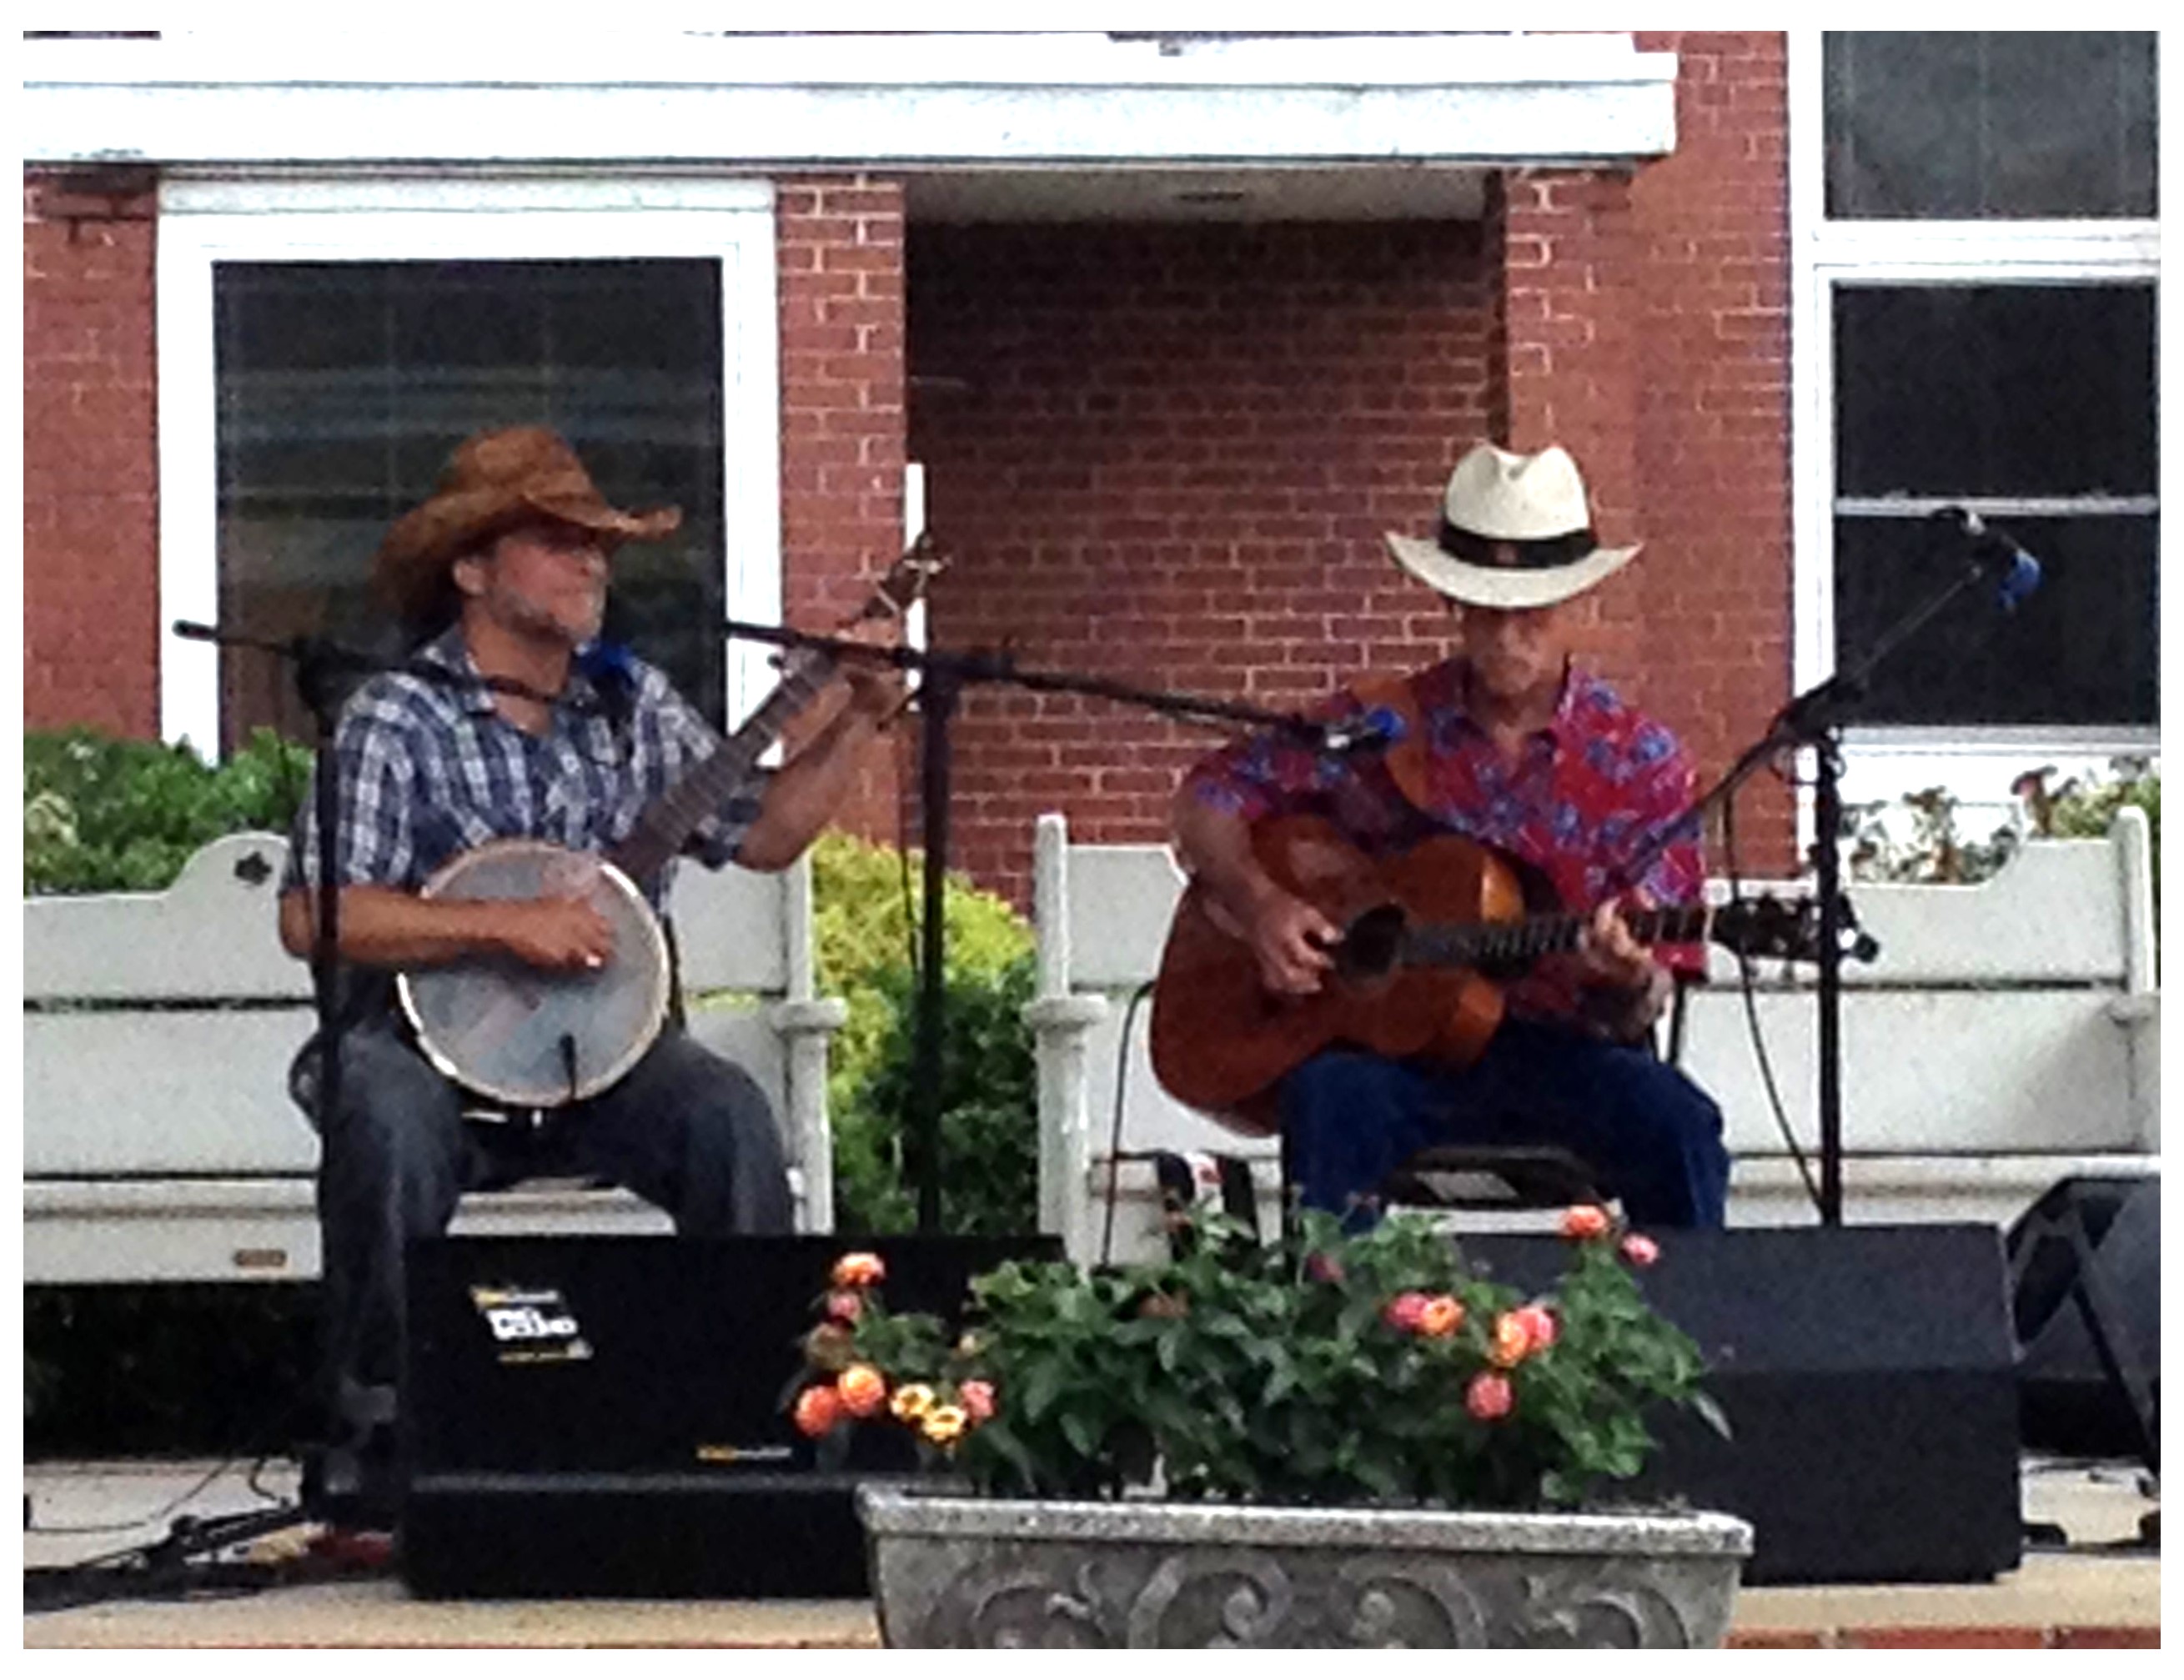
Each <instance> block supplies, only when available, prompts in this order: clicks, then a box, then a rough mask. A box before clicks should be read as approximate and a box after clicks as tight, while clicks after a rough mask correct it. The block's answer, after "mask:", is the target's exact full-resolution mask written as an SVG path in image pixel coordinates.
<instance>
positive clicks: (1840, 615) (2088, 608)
mask: <svg viewBox="0 0 2184 1680" xmlns="http://www.w3.org/2000/svg"><path fill="white" fill-rule="evenodd" d="M2009 530H2010V533H2011V535H2013V536H2014V537H2016V538H2017V540H2018V541H2019V542H2020V543H2022V544H2023V545H2024V546H2025V548H2027V549H2028V550H2029V551H2030V552H2031V553H2032V554H2036V555H2037V556H2038V557H2039V559H2040V563H2041V567H2042V581H2041V586H2040V588H2039V589H2038V591H2037V592H2036V593H2034V594H2033V595H2032V596H2031V598H2029V599H2027V600H2025V601H2024V602H2022V603H2020V605H2019V606H2018V608H2017V609H2016V611H2014V613H2004V612H2003V611H2002V610H2001V609H2000V607H1999V606H1998V605H1997V603H1996V596H1995V587H1994V585H1993V583H1992V582H1991V581H1986V580H1982V581H1980V582H1978V583H1975V584H1974V585H1973V586H1972V587H1970V588H1969V589H1967V590H1965V591H1964V592H1963V593H1962V594H1960V595H1958V596H1957V597H1956V598H1954V599H1953V601H1951V602H1950V603H1949V604H1948V605H1947V607H1946V608H1944V609H1942V611H1941V612H1940V613H1939V614H1938V615H1936V616H1935V617H1934V618H1933V619H1931V620H1928V621H1927V623H1925V625H1924V626H1921V627H1920V628H1919V630H1918V631H1916V632H1915V633H1914V635H1913V636H1912V637H1909V638H1908V640H1906V641H1905V642H1904V643H1903V644H1902V645H1901V646H1899V647H1898V648H1896V649H1895V650H1894V651H1893V652H1892V654H1890V655H1889V656H1888V657H1887V658H1886V659H1884V660H1883V661H1882V663H1881V665H1880V668H1879V670H1876V671H1875V673H1874V678H1873V684H1872V688H1871V691H1870V693H1869V697H1868V698H1867V699H1866V701H1865V702H1864V704H1862V705H1860V706H1859V707H1858V709H1857V710H1856V712H1855V714H1854V720H1855V721H1857V722H1859V723H1876V724H2093V725H2101V724H2110V725H2113V724H2151V723H2153V721H2154V720H2155V703H2156V695H2157V691H2158V687H2159V643H2158V642H2157V640H2156V635H2155V628H2154V626H2155V621H2156V616H2157V610H2158V604H2157V601H2156V591H2157V587H2158V586H2157V582H2156V576H2155V552H2156V541H2157V537H2158V525H2157V521H2155V520H2153V519H2151V518H2123V517H2116V518H2083V519H2069V520H2011V521H2010V522H2009ZM1962 564H1963V563H1962V561H1961V559H1960V558H1959V551H1958V548H1957V546H1956V544H1955V543H1954V542H1952V541H1951V540H1950V539H1949V538H1948V537H1947V536H1946V534H1945V533H1944V532H1942V531H1941V530H1940V529H1938V528H1937V527H1936V525H1935V524H1934V523H1933V522H1931V521H1930V520H1917V519H1838V520H1836V669H1837V670H1850V669H1853V667H1855V666H1856V665H1858V664H1859V663H1860V662H1861V661H1862V660H1864V659H1865V658H1866V657H1867V655H1868V654H1869V653H1870V651H1871V650H1872V649H1873V648H1875V647H1876V646H1877V645H1878V644H1879V643H1880V639H1881V638H1882V637H1883V636H1884V635H1886V633H1887V632H1888V631H1889V630H1890V629H1891V628H1892V626H1896V625H1897V624H1898V623H1899V622H1900V621H1901V620H1903V618H1904V617H1905V616H1906V615H1908V614H1909V613H1910V612H1911V611H1913V610H1914V609H1916V608H1917V607H1919V605H1921V604H1924V603H1925V602H1926V601H1927V600H1928V599H1930V598H1931V597H1932V596H1933V594H1934V593H1935V592H1936V591H1937V590H1939V589H1940V588H1942V587H1943V586H1945V585H1946V584H1947V583H1948V582H1949V581H1951V580H1952V579H1953V578H1954V577H1956V576H1958V575H1959V573H1960V571H1961V570H1962Z"/></svg>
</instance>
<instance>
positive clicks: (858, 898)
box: [812, 834, 1039, 1236]
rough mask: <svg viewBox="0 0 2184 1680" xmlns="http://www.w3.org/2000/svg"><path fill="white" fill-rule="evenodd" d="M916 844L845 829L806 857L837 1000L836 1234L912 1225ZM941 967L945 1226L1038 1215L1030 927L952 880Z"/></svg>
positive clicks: (1010, 1223) (832, 1089)
mask: <svg viewBox="0 0 2184 1680" xmlns="http://www.w3.org/2000/svg"><path fill="white" fill-rule="evenodd" d="M812 890H813V898H814V901H815V910H814V912H813V915H814V921H815V922H816V928H815V932H816V944H817V948H818V964H817V966H818V984H819V990H820V992H821V993H822V995H832V996H838V997H840V998H843V999H846V1000H847V1002H848V1004H849V1006H850V1020H849V1023H848V1025H847V1026H844V1028H843V1030H842V1032H840V1033H839V1034H838V1036H837V1037H836V1038H835V1040H834V1055H833V1071H832V1072H831V1074H830V1076H829V1078H828V1082H827V1110H828V1113H829V1115H830V1117H831V1119H832V1121H833V1128H834V1197H835V1222H836V1224H837V1226H838V1227H839V1228H840V1229H841V1230H843V1231H844V1232H897V1231H908V1230H911V1229H914V1228H915V1227H916V1223H917V1171H916V1162H915V1160H913V1159H911V1158H910V1156H909V1154H908V1147H909V1144H910V1140H908V1139H906V1138H905V1132H904V1118H905V1115H907V1113H908V1111H909V1108H910V1104H911V1096H912V1093H913V1092H914V1090H915V1088H916V1087H915V1079H916V1074H917V982H916V977H915V972H914V971H913V969H912V967H911V954H912V948H913V945H914V943H915V942H916V939H917V912H918V911H919V910H922V906H923V902H924V898H923V893H924V887H923V881H922V854H919V853H917V852H915V851H912V852H909V853H903V852H898V851H896V850H894V848H890V847H884V846H875V845H872V844H869V843H866V842H864V841H861V840H856V839H854V838H852V837H850V836H847V835H842V834H829V835H827V836H825V837H822V839H821V840H820V841H819V843H818V844H817V845H816V847H815V848H813V852H812ZM944 914H945V916H946V938H945V942H944V943H945V944H946V948H947V962H946V968H945V983H944V1002H945V1008H944V1011H943V1015H944V1026H945V1028H946V1032H945V1036H944V1038H943V1040H942V1045H941V1097H940V1110H941V1122H940V1130H941V1157H942V1160H941V1166H942V1185H943V1189H942V1201H941V1222H942V1228H943V1229H944V1230H947V1231H950V1232H960V1233H971V1232H977V1233H982V1234H990V1235H996V1236H1007V1235H1013V1234H1017V1233H1021V1232H1028V1231H1031V1230H1033V1229H1034V1227H1035V1226H1036V1224H1037V1218H1038V1211H1039V1187H1038V1164H1039V1143H1038V1120H1037V1089H1038V1086H1037V1080H1036V1076H1035V1075H1034V1071H1033V1066H1032V1049H1031V1037H1030V1030H1029V1029H1028V1027H1026V1026H1024V1024H1023V1020H1022V1010H1023V1006H1024V1005H1025V1004H1028V1003H1029V1002H1030V1001H1031V999H1032V991H1033V982H1034V970H1035V961H1034V955H1033V941H1032V931H1031V927H1030V925H1029V924H1028V923H1027V922H1026V921H1024V920H1023V918H1022V916H1020V915H1017V913H1016V911H1015V910H1013V909H1011V907H1010V905H1009V904H1007V903H1006V901H1005V900H1003V899H1001V898H998V897H996V896H995V894H993V893H986V892H982V891H980V890H979V889H978V888H977V887H973V886H972V885H971V884H970V883H968V882H965V881H963V880H961V879H960V878H959V877H956V876H950V877H949V879H948V881H947V882H946V884H945V889H944Z"/></svg>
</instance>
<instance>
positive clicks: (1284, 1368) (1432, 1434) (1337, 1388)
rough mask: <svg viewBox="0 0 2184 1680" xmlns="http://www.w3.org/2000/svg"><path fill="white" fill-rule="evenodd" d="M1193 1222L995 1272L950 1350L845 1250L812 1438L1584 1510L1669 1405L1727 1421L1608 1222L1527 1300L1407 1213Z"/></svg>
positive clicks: (1053, 1466)
mask: <svg viewBox="0 0 2184 1680" xmlns="http://www.w3.org/2000/svg"><path fill="white" fill-rule="evenodd" d="M1179 1218H1180V1220H1181V1232H1182V1235H1183V1241H1182V1242H1181V1243H1179V1244H1178V1248H1179V1249H1180V1254H1179V1255H1178V1257H1175V1258H1171V1259H1168V1260H1161V1261H1156V1262H1151V1263H1143V1264H1138V1265H1133V1266H1123V1267H1121V1268H1119V1269H1114V1270H1102V1271H1085V1270H1082V1269H1080V1268H1078V1267H1077V1266H1073V1265H1071V1264H1069V1263H1067V1262H1047V1263H1038V1264H1028V1263H1025V1262H1022V1261H1010V1262H1007V1263H1006V1264H1004V1265H1003V1266H1000V1267H998V1268H997V1269H995V1271H989V1272H988V1273H986V1274H985V1275H984V1276H983V1277H979V1278H978V1279H976V1280H974V1281H973V1282H972V1288H971V1295H972V1304H971V1310H970V1315H969V1321H968V1324H969V1327H968V1329H967V1332H966V1333H965V1334H964V1335H962V1336H961V1338H958V1339H955V1340H953V1341H952V1342H951V1340H950V1335H949V1332H948V1331H947V1330H946V1329H945V1328H944V1327H943V1326H942V1325H941V1323H940V1321H939V1320H937V1319H935V1318H933V1317H932V1316H929V1315H924V1314H915V1313H905V1314H900V1315H898V1314H893V1313H890V1312H889V1311H888V1310H887V1309H886V1307H885V1305H884V1304H883V1301H882V1300H881V1299H880V1297H879V1295H878V1294H877V1293H876V1288H875V1286H877V1285H878V1284H879V1283H880V1282H883V1268H882V1266H881V1262H880V1260H879V1259H878V1257H877V1256H876V1255H872V1254H845V1255H844V1256H843V1257H842V1259H841V1260H840V1261H839V1262H838V1265H837V1267H836V1271H835V1277H834V1285H835V1288H834V1290H833V1293H831V1294H830V1295H828V1296H827V1298H826V1302H825V1309H824V1310H825V1312H826V1320H825V1321H824V1322H822V1324H821V1325H819V1326H818V1327H816V1328H815V1329H814V1330H813V1331H812V1332H811V1334H810V1335H809V1336H808V1337H807V1338H805V1376H804V1378H803V1380H802V1382H801V1383H800V1384H799V1386H798V1387H797V1388H796V1389H795V1391H794V1394H793V1398H792V1399H791V1401H790V1405H791V1410H792V1412H793V1415H794V1419H795V1421H796V1424H797V1427H799V1429H800V1430H802V1431H803V1432H805V1434H807V1435H810V1436H812V1437H814V1438H821V1439H827V1438H833V1439H836V1440H839V1439H841V1438H843V1437H844V1433H845V1432H847V1431H848V1430H850V1428H851V1427H853V1426H854V1424H855V1421H857V1420H858V1419H861V1418H873V1419H876V1420H878V1421H882V1422H883V1423H884V1422H888V1421H892V1422H894V1423H896V1424H900V1425H906V1426H908V1427H909V1428H910V1429H911V1431H912V1432H914V1434H915V1435H916V1437H917V1438H918V1439H919V1440H920V1441H921V1442H922V1444H923V1446H924V1447H925V1448H926V1449H928V1451H929V1452H931V1453H933V1454H934V1455H939V1456H944V1458H945V1459H946V1460H948V1461H950V1462H952V1463H953V1464H954V1465H955V1466H956V1467H957V1468H958V1469H960V1470H961V1471H962V1472H963V1473H964V1474H965V1475H967V1476H968V1477H970V1478H971V1480H972V1482H973V1483H975V1484H976V1485H977V1486H978V1488H980V1489H981V1490H982V1491H985V1492H989V1493H996V1494H1022V1495H1028V1496H1032V1497H1056V1496H1060V1497H1076V1498H1109V1499H1112V1498H1117V1497H1121V1496H1123V1495H1126V1494H1129V1493H1131V1492H1133V1491H1135V1490H1138V1489H1141V1488H1152V1487H1156V1486H1157V1488H1159V1490H1160V1491H1162V1493H1164V1494H1166V1495H1167V1497H1169V1498H1173V1499H1246V1500H1265V1501H1282V1502H1294V1503H1300V1504H1309V1505H1357V1504H1365V1503H1377V1502H1383V1501H1385V1502H1389V1503H1396V1504H1424V1505H1440V1506H1447V1507H1451V1508H1465V1507H1487V1508H1527V1507H1533V1506H1539V1505H1574V1504H1578V1503H1581V1502H1583V1501H1584V1500H1585V1499H1589V1498H1591V1497H1592V1496H1593V1494H1595V1492H1596V1488H1597V1487H1598V1484H1599V1483H1602V1481H1607V1480H1621V1479H1625V1478H1629V1477H1635V1476H1636V1475H1637V1474H1638V1473H1639V1472H1640V1471H1641V1470H1642V1469H1643V1468H1644V1466H1645V1461H1646V1455H1647V1454H1648V1452H1649V1450H1650V1449H1652V1446H1653V1445H1654V1444H1655V1443H1654V1440H1653V1437H1652V1433H1651V1431H1650V1430H1649V1428H1648V1427H1647V1423H1646V1414H1647V1413H1648V1412H1649V1410H1651V1409H1652V1408H1653V1407H1654V1406H1655V1405H1658V1404H1660V1403H1667V1404H1669V1405H1685V1406H1689V1407H1691V1408H1693V1409H1694V1410H1697V1412H1698V1413H1699V1414H1700V1415H1701V1416H1702V1417H1704V1418H1705V1419H1707V1421H1709V1422H1710V1423H1712V1424H1713V1426H1714V1427H1716V1428H1718V1429H1720V1430H1721V1431H1722V1432H1724V1433H1726V1432H1727V1426H1726V1423H1725V1422H1724V1420H1723V1419H1722V1417H1721V1415H1720V1412H1719V1409H1718V1408H1717V1407H1716V1406H1715V1405H1713V1401H1712V1400H1711V1399H1708V1397H1707V1395H1706V1394H1704V1392H1703V1391H1702V1389H1701V1388H1700V1387H1699V1383H1700V1381H1701V1378H1702V1375H1703V1365H1702V1360H1701V1357H1700V1355H1699V1350H1698V1349H1697V1345H1696V1344H1695V1343H1693V1342H1692V1341H1691V1338H1689V1337H1688V1336H1686V1335H1685V1334H1684V1333H1683V1332H1681V1331H1680V1330H1678V1329H1677V1328H1676V1327H1674V1325H1672V1324H1669V1322H1668V1321H1665V1320H1664V1319H1662V1318H1661V1317H1659V1316H1658V1315H1657V1314H1656V1313H1655V1312H1654V1311H1653V1310H1652V1308H1651V1307H1650V1306H1649V1305H1647V1304H1646V1299H1645V1298H1644V1295H1643V1294H1642V1293H1641V1290H1640V1288H1639V1287H1638V1283H1637V1281H1636V1279H1635V1277H1634V1276H1633V1274H1632V1271H1631V1268H1633V1267H1639V1266H1647V1265H1650V1264H1652V1261H1653V1260H1654V1259H1655V1258H1656V1257H1657V1254H1658V1250H1657V1249H1656V1248H1655V1246H1654V1245H1653V1244H1652V1242H1651V1241H1649V1240H1648V1239H1646V1238H1643V1237H1639V1236H1635V1235H1631V1234H1628V1233H1626V1232H1624V1231H1623V1230H1622V1229H1621V1228H1619V1227H1618V1226H1617V1224H1616V1223H1615V1221H1613V1219H1612V1218H1611V1217H1610V1215H1608V1214H1607V1210H1604V1209H1602V1208H1597V1207H1584V1208H1573V1209H1571V1210H1569V1211H1568V1214H1566V1215H1564V1220H1563V1234H1564V1236H1565V1237H1566V1238H1568V1239H1569V1240H1570V1242H1571V1243H1572V1245H1573V1248H1574V1253H1573V1254H1572V1256H1571V1260H1570V1263H1569V1265H1568V1267H1567V1269H1566V1270H1565V1271H1564V1273H1563V1277H1562V1278H1561V1281H1560V1282H1559V1284H1558V1285H1557V1287H1556V1288H1554V1289H1553V1290H1552V1292H1551V1293H1548V1294H1546V1295H1544V1296H1541V1297H1539V1298H1537V1299H1529V1300H1528V1299H1525V1298H1524V1295H1523V1294H1522V1293H1519V1292H1518V1290H1516V1289H1514V1288H1510V1287H1508V1286H1507V1284H1502V1283H1496V1282H1489V1281H1488V1280H1487V1279H1486V1278H1485V1277H1483V1276H1481V1275H1480V1274H1479V1273H1478V1272H1477V1271H1475V1270H1474V1269H1473V1268H1472V1267H1471V1266H1468V1264H1467V1263H1466V1261H1465V1260H1464V1259H1463V1255H1462V1254H1461V1253H1460V1252H1459V1251H1458V1249H1457V1246H1456V1245H1454V1244H1451V1243H1450V1242H1449V1240H1448V1238H1447V1236H1446V1232H1442V1231H1440V1229H1439V1228H1438V1227H1436V1226H1435V1224H1434V1222H1433V1221H1430V1220H1428V1219H1425V1218H1423V1217H1420V1216H1418V1215H1396V1216H1395V1217H1392V1218H1390V1219H1389V1220H1387V1221H1385V1222H1384V1223H1382V1224H1381V1225H1379V1227H1376V1228H1374V1229H1373V1230H1372V1231H1370V1232H1365V1233H1363V1234H1362V1235H1347V1234H1345V1233H1344V1232H1342V1231H1341V1230H1340V1227H1339V1226H1338V1224H1337V1222H1336V1221H1335V1220H1334V1217H1333V1216H1332V1215H1328V1214H1324V1213H1320V1212H1317V1211H1308V1212H1307V1213H1305V1214H1304V1215H1301V1217H1300V1219H1299V1220H1298V1221H1296V1224H1295V1228H1294V1229H1292V1230H1290V1231H1289V1232H1284V1235H1283V1237H1282V1238H1281V1239H1280V1240H1279V1241H1278V1242H1277V1243H1273V1244H1269V1245H1262V1244H1260V1243H1257V1242H1256V1241H1255V1240H1253V1239H1252V1238H1251V1237H1249V1236H1248V1235H1247V1234H1246V1233H1245V1232H1243V1231H1242V1229H1241V1228H1240V1227H1237V1226H1235V1225H1234V1224H1233V1223H1232V1222H1230V1221H1226V1220H1224V1219H1223V1218H1221V1217H1220V1216H1218V1215H1195V1216H1192V1215H1183V1216H1179Z"/></svg>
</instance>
